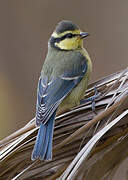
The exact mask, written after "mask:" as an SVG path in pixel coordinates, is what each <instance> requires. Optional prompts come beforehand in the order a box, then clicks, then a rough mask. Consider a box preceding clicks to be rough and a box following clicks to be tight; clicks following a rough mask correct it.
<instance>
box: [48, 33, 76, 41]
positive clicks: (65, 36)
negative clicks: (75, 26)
mask: <svg viewBox="0 0 128 180" xmlns="http://www.w3.org/2000/svg"><path fill="white" fill-rule="evenodd" d="M76 36H79V34H72V33H67V34H65V35H64V36H62V37H59V38H55V37H51V38H50V42H51V43H55V42H60V41H62V40H64V39H66V38H73V37H76Z"/></svg>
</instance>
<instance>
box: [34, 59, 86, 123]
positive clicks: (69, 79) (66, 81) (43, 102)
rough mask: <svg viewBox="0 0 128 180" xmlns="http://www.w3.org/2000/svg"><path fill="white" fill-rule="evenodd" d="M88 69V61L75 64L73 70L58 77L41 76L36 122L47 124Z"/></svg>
mask: <svg viewBox="0 0 128 180" xmlns="http://www.w3.org/2000/svg"><path fill="white" fill-rule="evenodd" d="M86 70H87V63H86V61H82V63H79V64H78V65H77V66H74V68H73V69H72V71H64V72H63V74H62V75H60V76H59V77H57V78H54V77H51V78H50V80H48V78H47V76H45V77H40V79H39V83H38V90H37V106H36V124H37V125H40V123H41V122H42V123H43V124H45V123H46V122H47V121H48V120H49V118H50V117H51V115H52V114H53V112H55V110H56V109H57V107H58V106H59V104H60V103H61V102H62V100H63V99H64V98H65V97H66V96H67V95H68V94H69V93H70V92H71V90H72V89H73V88H74V87H75V86H76V85H77V84H78V83H79V82H80V81H81V79H82V78H83V76H84V75H85V73H86Z"/></svg>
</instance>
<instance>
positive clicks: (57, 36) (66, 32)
mask: <svg viewBox="0 0 128 180" xmlns="http://www.w3.org/2000/svg"><path fill="white" fill-rule="evenodd" d="M80 32H81V31H80V30H74V31H65V32H63V33H60V34H57V33H56V32H53V34H52V37H54V38H60V37H62V36H64V35H65V34H68V33H72V34H80Z"/></svg>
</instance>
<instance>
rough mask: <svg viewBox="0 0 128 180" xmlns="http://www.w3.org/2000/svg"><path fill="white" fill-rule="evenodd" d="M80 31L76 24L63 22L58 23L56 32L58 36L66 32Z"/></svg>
mask: <svg viewBox="0 0 128 180" xmlns="http://www.w3.org/2000/svg"><path fill="white" fill-rule="evenodd" d="M77 29H79V28H78V27H77V26H76V25H75V24H73V23H72V22H71V21H66V20H63V21H61V22H59V23H58V25H57V27H56V32H57V33H58V34H60V33H63V32H65V31H74V30H77Z"/></svg>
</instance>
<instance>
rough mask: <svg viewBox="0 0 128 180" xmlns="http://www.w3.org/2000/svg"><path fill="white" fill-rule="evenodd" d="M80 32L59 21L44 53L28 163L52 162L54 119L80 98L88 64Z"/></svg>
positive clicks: (86, 34)
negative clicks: (34, 126) (34, 131)
mask: <svg viewBox="0 0 128 180" xmlns="http://www.w3.org/2000/svg"><path fill="white" fill-rule="evenodd" d="M88 35H89V34H88V33H87V32H82V31H81V30H80V28H79V27H78V26H77V25H75V24H74V23H73V22H72V21H69V20H62V21H60V22H59V23H58V24H57V26H56V27H55V30H54V31H53V33H52V35H51V37H50V39H49V40H48V52H47V55H46V58H45V61H44V64H43V67H42V71H41V75H40V78H39V81H38V87H37V103H36V126H39V130H38V134H37V137H36V142H35V145H34V148H33V151H32V155H31V160H32V161H34V160H37V159H39V160H42V161H49V160H52V144H53V133H54V124H55V117H56V115H58V114H61V113H63V112H66V111H68V110H70V109H71V108H73V107H75V106H78V105H79V104H80V101H81V99H82V98H83V97H84V94H85V91H86V89H87V86H88V82H89V78H90V74H91V71H92V62H91V59H90V56H89V54H88V52H87V51H86V49H84V47H83V39H84V38H85V37H87V36H88Z"/></svg>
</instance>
